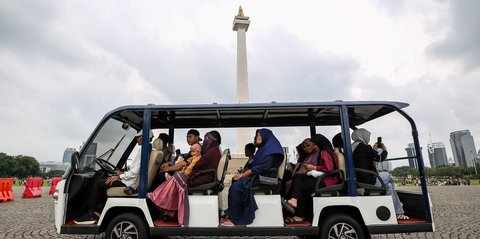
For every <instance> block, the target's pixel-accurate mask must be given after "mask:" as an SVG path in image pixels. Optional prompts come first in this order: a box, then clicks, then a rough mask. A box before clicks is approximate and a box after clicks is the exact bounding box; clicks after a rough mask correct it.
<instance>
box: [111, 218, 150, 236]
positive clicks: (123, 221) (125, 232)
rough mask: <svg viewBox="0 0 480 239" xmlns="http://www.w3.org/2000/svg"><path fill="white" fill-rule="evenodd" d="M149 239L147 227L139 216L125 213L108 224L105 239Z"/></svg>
mask: <svg viewBox="0 0 480 239" xmlns="http://www.w3.org/2000/svg"><path fill="white" fill-rule="evenodd" d="M142 238H147V226H146V224H145V222H144V220H143V219H142V218H140V217H139V216H138V215H137V214H133V213H123V214H120V215H118V216H116V217H115V218H113V220H112V221H111V222H110V223H109V224H108V226H107V230H106V231H105V239H142Z"/></svg>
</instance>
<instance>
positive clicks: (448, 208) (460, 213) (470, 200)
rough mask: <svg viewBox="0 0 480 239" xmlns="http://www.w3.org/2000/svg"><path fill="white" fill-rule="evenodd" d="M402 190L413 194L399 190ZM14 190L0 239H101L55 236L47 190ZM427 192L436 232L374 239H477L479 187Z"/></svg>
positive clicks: (0, 211) (1, 212) (0, 217)
mask: <svg viewBox="0 0 480 239" xmlns="http://www.w3.org/2000/svg"><path fill="white" fill-rule="evenodd" d="M405 189H407V190H416V189H415V188H402V190H405ZM13 190H14V196H15V201H13V202H7V203H0V238H100V236H97V237H95V236H80V235H58V234H57V233H56V232H55V229H54V226H53V223H54V219H53V217H54V213H53V199H52V197H50V196H48V188H47V187H44V188H43V196H42V197H41V198H33V199H22V197H21V194H22V191H23V188H22V187H14V189H13ZM429 190H430V194H431V196H432V201H433V205H434V208H433V213H434V221H435V225H436V230H437V231H436V232H434V233H412V234H408V235H407V234H390V235H375V236H373V238H480V223H479V222H480V186H435V187H430V188H429ZM203 238H206V237H203ZM261 238H264V237H261ZM277 238H278V237H277ZM289 238H295V237H289Z"/></svg>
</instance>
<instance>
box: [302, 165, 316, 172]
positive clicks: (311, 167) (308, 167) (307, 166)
mask: <svg viewBox="0 0 480 239" xmlns="http://www.w3.org/2000/svg"><path fill="white" fill-rule="evenodd" d="M303 167H305V169H306V170H307V171H308V172H309V171H312V170H315V169H316V168H317V166H315V165H312V164H305V165H303Z"/></svg>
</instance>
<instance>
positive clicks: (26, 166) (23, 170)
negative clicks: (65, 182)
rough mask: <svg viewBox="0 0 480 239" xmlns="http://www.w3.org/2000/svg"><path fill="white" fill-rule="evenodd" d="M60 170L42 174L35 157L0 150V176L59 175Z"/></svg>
mask: <svg viewBox="0 0 480 239" xmlns="http://www.w3.org/2000/svg"><path fill="white" fill-rule="evenodd" d="M62 174H63V171H62V170H53V171H49V172H48V173H46V174H44V173H42V172H41V171H40V164H39V163H38V161H37V159H35V158H34V157H31V156H25V155H17V156H11V155H7V154H6V153H2V152H0V178H12V177H17V178H26V177H47V176H48V177H59V176H62Z"/></svg>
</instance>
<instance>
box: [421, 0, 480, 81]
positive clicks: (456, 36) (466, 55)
mask: <svg viewBox="0 0 480 239" xmlns="http://www.w3.org/2000/svg"><path fill="white" fill-rule="evenodd" d="M449 3H450V4H449V6H450V7H449V10H450V14H451V18H452V21H451V22H450V24H449V25H448V34H447V35H446V36H445V38H443V39H441V40H438V41H436V42H434V43H432V44H431V45H430V46H429V48H427V54H428V55H429V56H430V57H432V58H440V59H445V60H450V61H459V62H461V63H462V64H461V65H462V68H463V69H465V70H467V71H470V70H474V69H477V68H478V67H479V66H480V58H479V56H480V45H479V44H478V43H479V42H480V27H478V23H479V22H480V15H479V14H478V9H480V2H479V1H465V0H459V1H450V2H449Z"/></svg>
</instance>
